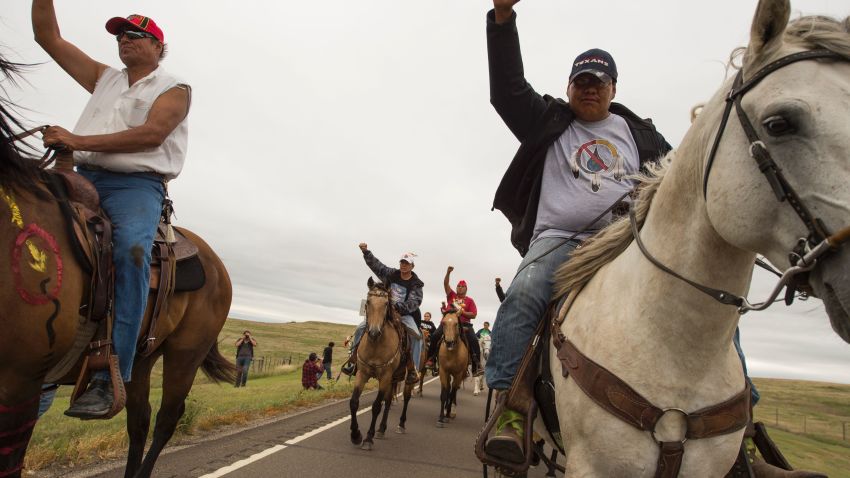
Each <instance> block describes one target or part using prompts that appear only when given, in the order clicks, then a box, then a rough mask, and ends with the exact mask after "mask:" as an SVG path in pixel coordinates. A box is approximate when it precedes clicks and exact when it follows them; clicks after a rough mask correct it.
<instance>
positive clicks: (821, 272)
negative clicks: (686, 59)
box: [680, 0, 850, 342]
mask: <svg viewBox="0 0 850 478" xmlns="http://www.w3.org/2000/svg"><path fill="white" fill-rule="evenodd" d="M789 16H790V5H789V2H788V1H787V0H784V1H778V0H771V1H767V0H762V1H761V2H760V3H759V6H758V9H757V10H756V14H755V18H754V20H753V24H752V28H751V32H750V43H749V46H748V47H747V48H746V50H745V52H744V55H743V62H742V67H741V73H739V76H740V78H736V79H735V80H734V81H731V82H730V83H729V84H727V85H726V86H725V87H724V88H722V89H721V91H720V92H718V94H717V95H715V97H714V98H713V99H712V100H711V101H710V102H709V103H708V104H707V105H706V107H705V108H704V110H703V112H702V113H701V114H700V116H699V117H698V118H697V123H699V122H700V121H701V120H702V121H703V122H704V123H703V125H702V126H701V127H697V128H692V130H696V131H695V135H697V136H698V137H701V138H702V139H703V141H701V143H702V144H703V145H704V146H705V151H704V153H705V154H702V155H701V157H702V158H705V163H704V164H703V171H702V173H703V174H702V175H703V193H704V199H705V208H706V214H707V216H708V219H709V221H710V223H711V225H712V227H713V228H714V230H715V232H716V233H717V235H718V236H719V237H720V239H722V240H723V241H725V242H727V243H729V244H731V245H732V246H733V247H735V248H738V249H739V250H742V251H750V252H755V253H760V254H762V255H764V256H765V257H766V258H767V259H768V260H769V261H770V262H771V263H772V264H774V265H775V266H777V267H779V268H780V269H782V270H786V271H787V270H789V269H791V268H793V267H795V266H797V267H801V266H802V269H804V270H801V272H808V278H807V279H808V285H809V286H810V287H811V289H812V290H813V291H814V294H815V295H816V296H817V297H819V298H821V299H822V300H823V302H824V304H825V307H826V311H827V314H828V315H829V317H830V321H831V323H832V327H833V329H834V330H835V331H836V332H837V333H838V334H839V335H840V336H841V337H842V338H843V339H844V340H845V341H847V342H850V251H848V248H850V245H848V244H847V243H845V242H844V241H845V240H846V238H847V236H850V232H848V231H850V229H848V226H850V188H848V187H847V184H848V183H850V153H848V152H850V122H848V121H846V117H847V111H848V110H850V31H848V30H850V21H848V20H844V21H843V22H839V21H836V20H833V19H828V18H824V17H804V18H801V19H798V20H795V21H793V22H791V23H790V24H789V23H788V19H789ZM818 51H820V52H821V53H814V54H812V52H818ZM802 52H808V53H802ZM804 55H812V56H806V57H805V58H804V57H803V56H804ZM730 92H731V93H730ZM726 116H728V120H727V119H725V117H726ZM721 118H724V119H721ZM695 126H696V123H695ZM711 135H713V137H712V136H711ZM709 138H711V139H712V140H713V142H712V141H708V139H709ZM687 140H688V138H687V137H686V138H685V141H683V146H682V148H680V149H684V147H685V143H686V142H687ZM709 145H712V147H711V149H710V150H709V148H708V146H709ZM827 239H829V241H827ZM818 246H821V248H822V249H823V251H825V252H823V254H822V255H820V254H809V253H811V252H812V251H815V250H817V249H818ZM807 254H808V256H807ZM806 258H808V259H810V260H805V259H806ZM800 278H801V279H802V280H803V281H805V278H804V275H801V276H800ZM804 287H805V285H804Z"/></svg>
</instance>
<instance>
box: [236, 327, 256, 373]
mask: <svg viewBox="0 0 850 478" xmlns="http://www.w3.org/2000/svg"><path fill="white" fill-rule="evenodd" d="M256 346H257V341H256V340H255V339H254V337H252V336H251V332H250V331H248V330H246V331H245V332H242V337H239V338H238V339H236V383H235V384H234V385H233V386H234V387H244V386H245V383H246V382H248V368H249V367H250V366H251V361H252V360H254V347H256Z"/></svg>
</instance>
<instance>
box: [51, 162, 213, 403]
mask: <svg viewBox="0 0 850 478" xmlns="http://www.w3.org/2000/svg"><path fill="white" fill-rule="evenodd" d="M45 173H46V176H45V179H46V184H47V187H48V190H49V191H50V192H51V194H52V195H53V196H54V197H55V198H56V201H57V203H58V205H59V209H60V210H61V211H62V214H63V216H64V217H65V223H66V225H67V233H68V237H69V242H70V243H71V249H72V251H73V254H74V257H75V259H76V260H77V263H78V264H79V265H80V267H82V269H83V270H84V271H85V272H86V273H87V274H89V276H90V277H91V282H90V283H89V284H88V286H87V288H86V289H87V290H86V292H85V293H84V297H82V298H81V301H80V302H81V305H80V325H79V327H78V329H77V335H76V337H75V339H74V343H73V344H72V346H71V348H70V349H69V351H68V352H67V353H66V354H65V356H64V357H62V358H61V359H60V360H59V362H58V363H57V365H56V366H54V368H53V369H52V370H50V371H49V372H48V373H47V376H46V377H45V382H46V383H76V387H75V390H74V393H73V394H72V403H73V400H75V399H76V398H77V397H79V396H80V395H82V393H83V392H84V391H85V386H86V384H87V383H88V379H89V376H90V374H91V373H92V372H93V371H96V370H102V369H108V370H109V371H110V376H111V379H112V384H113V393H114V396H113V404H114V405H113V410H112V411H111V412H110V414H108V415H107V416H106V417H104V418H111V417H112V416H114V415H115V414H117V413H118V412H120V411H121V409H122V408H123V406H124V402H125V392H124V386H123V380H122V379H121V376H120V373H119V371H118V357H117V356H115V354H114V353H113V348H112V339H111V337H112V320H113V315H112V304H113V300H114V277H113V267H112V247H111V244H112V225H111V222H110V221H109V218H108V217H107V215H106V213H105V212H104V211H103V210H102V209H101V208H100V197H99V195H98V193H97V190H96V189H95V187H94V185H92V184H91V183H90V182H89V181H88V180H86V179H85V178H84V177H83V176H81V175H79V174H77V173H75V172H74V171H73V170H71V169H70V160H63V161H59V160H57V167H54V168H52V169H47V170H45ZM170 212H171V205H170V200H166V204H165V207H164V211H163V214H164V221H163V224H160V227H159V228H158V234H157V238H156V239H155V241H154V244H153V251H152V261H151V291H152V292H154V291H156V294H157V297H156V301H155V309H154V312H153V314H152V316H151V319H150V322H149V327H148V328H147V331H146V332H145V331H143V332H144V333H143V334H142V337H143V339H142V341H141V342H140V347H139V349H140V350H139V353H141V354H142V355H145V356H146V355H149V354H150V353H152V352H153V351H154V350H155V349H156V346H157V345H158V342H156V340H155V339H153V338H152V337H155V336H156V335H155V334H153V332H154V331H155V330H157V329H156V326H157V324H158V323H159V321H158V318H159V316H160V315H161V313H162V312H163V311H164V310H165V306H166V304H167V298H168V297H169V296H170V295H171V294H172V293H173V292H174V291H182V290H196V289H199V288H200V287H202V286H203V285H204V282H205V276H204V271H203V266H202V264H201V262H200V258H199V257H198V248H197V246H195V245H194V244H192V243H191V241H189V239H188V238H186V237H185V236H184V235H183V234H182V233H180V232H179V231H178V233H177V234H174V233H173V231H172V228H171V226H170V224H169V217H170ZM166 213H167V214H166ZM169 231H172V232H170V233H169ZM163 264H164V265H165V266H163ZM95 337H99V339H95ZM85 351H88V354H87V355H86V356H85V357H83V359H82V363H80V357H81V356H82V354H83V353H84V352H85ZM77 366H79V368H80V372H79V374H78V375H77V380H76V382H74V381H73V380H72V379H71V377H72V376H73V375H76V374H75V373H74V370H75V368H76V367H77Z"/></svg>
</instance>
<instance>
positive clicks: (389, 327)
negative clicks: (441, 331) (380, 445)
mask: <svg viewBox="0 0 850 478" xmlns="http://www.w3.org/2000/svg"><path fill="white" fill-rule="evenodd" d="M367 285H368V286H369V293H368V294H367V295H366V333H365V336H364V337H363V338H362V339H361V340H360V344H359V345H358V346H357V350H356V352H355V354H356V358H355V360H357V375H356V377H355V380H354V390H353V391H352V392H351V400H349V402H348V404H349V408H350V409H351V443H353V444H354V445H360V448H361V449H363V450H371V449H372V446H373V445H374V442H373V438H374V437H375V422H376V421H377V420H378V415H380V414H381V406H382V404H383V406H384V407H385V408H384V415H383V417H382V418H381V426H380V428H379V429H378V437H379V438H380V437H383V436H384V433H385V432H386V430H387V415H389V412H390V404H391V403H392V399H393V389H394V386H393V385H394V382H393V374H394V372H395V371H396V368H397V367H398V365H399V363H400V362H401V358H402V350H401V335H400V331H401V330H402V326H401V323H400V319H399V318H398V317H397V315H398V314H397V313H396V312H395V310H394V309H393V308H392V307H390V294H389V290H388V289H387V286H386V285H384V284H383V283H381V282H375V281H374V280H372V278H371V277H369V280H368V282H367ZM370 378H375V379H377V380H378V396H377V397H375V401H374V402H373V403H372V423H371V425H370V426H369V431H368V432H367V434H366V439H363V435H362V434H361V433H360V428H359V427H358V425H357V409H358V408H359V407H360V394H361V393H362V392H363V387H364V386H365V385H366V382H368V381H369V379H370ZM406 388H407V387H405V392H407V389H406ZM405 394H406V395H407V396H406V398H405V411H406V408H407V402H408V401H409V400H410V394H409V393H405ZM402 417H403V418H404V417H405V415H404V414H403V415H402ZM399 428H400V429H401V430H402V433H403V429H404V422H403V421H402V423H401V424H399Z"/></svg>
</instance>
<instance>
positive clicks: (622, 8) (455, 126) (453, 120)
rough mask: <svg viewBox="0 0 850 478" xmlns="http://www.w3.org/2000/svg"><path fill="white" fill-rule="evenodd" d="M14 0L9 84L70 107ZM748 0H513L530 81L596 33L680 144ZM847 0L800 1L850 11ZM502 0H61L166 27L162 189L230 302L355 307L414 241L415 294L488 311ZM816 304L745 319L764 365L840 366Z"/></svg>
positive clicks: (60, 111)
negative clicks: (213, 264)
mask: <svg viewBox="0 0 850 478" xmlns="http://www.w3.org/2000/svg"><path fill="white" fill-rule="evenodd" d="M6 3H7V4H6V5H4V9H3V12H2V13H0V27H2V31H0V44H2V45H4V46H5V47H6V49H5V50H4V51H5V52H6V53H10V52H11V55H10V56H12V58H13V59H17V60H20V61H25V62H30V63H37V62H47V63H46V64H44V65H41V66H38V67H36V68H35V69H34V71H32V72H31V73H30V74H29V75H28V76H27V78H28V80H29V82H30V84H28V85H23V87H22V89H21V90H13V91H11V94H12V96H13V99H15V100H16V101H18V102H20V103H21V104H22V105H24V106H26V107H28V108H30V109H31V111H30V112H29V113H27V116H28V119H29V120H30V121H31V122H32V123H34V124H36V123H51V124H59V125H63V126H66V127H70V126H73V125H74V124H75V122H76V119H77V116H78V115H79V113H80V112H81V111H82V108H83V105H84V104H85V101H86V100H87V95H86V93H85V92H84V91H83V90H82V89H81V88H80V87H79V86H78V85H76V84H75V83H74V82H73V80H71V79H70V78H68V77H67V75H65V74H64V72H62V71H61V70H60V69H59V68H58V67H57V66H56V65H55V64H54V63H52V62H49V61H48V60H49V58H48V57H47V56H46V55H45V54H44V53H43V52H42V51H41V50H40V49H39V48H38V46H37V45H35V43H34V42H33V41H32V33H31V27H30V20H29V9H30V5H29V2H20V1H18V2H6ZM755 3H756V2H755V1H754V0H747V1H743V2H741V1H735V0H721V1H718V2H707V3H704V4H701V3H694V2H689V3H684V2H679V1H674V0H664V1H662V0H654V1H647V2H631V1H626V0H609V1H606V2H584V3H582V2H567V1H551V0H550V1H545V0H536V1H527V2H522V3H521V4H520V5H519V6H518V8H517V10H518V12H519V20H518V21H519V29H520V34H521V38H522V46H523V52H524V62H525V67H526V74H527V77H528V78H529V79H530V81H531V83H532V84H533V85H534V86H535V88H536V89H537V90H538V91H541V92H548V93H550V94H553V95H556V96H563V91H564V88H565V82H566V78H567V75H568V71H569V65H570V62H571V60H572V58H573V57H574V56H575V55H576V54H577V53H578V52H580V51H583V50H586V49H588V48H591V47H594V46H599V47H602V48H605V49H607V50H609V51H611V52H613V54H614V56H615V57H616V58H617V61H618V66H619V70H620V78H621V81H620V83H619V85H618V92H617V99H618V100H619V101H621V102H623V103H625V104H627V105H629V106H630V107H631V108H632V109H633V110H634V111H636V112H638V113H639V114H642V115H647V116H652V117H653V119H654V121H655V123H656V125H658V127H659V129H660V130H661V131H662V132H663V133H664V134H665V136H666V137H667V138H668V139H669V140H670V141H671V142H672V143H674V144H676V143H678V142H679V140H680V139H681V138H682V136H683V135H684V132H685V131H686V130H687V128H688V126H689V111H690V108H691V107H692V106H694V105H695V104H697V103H700V102H702V101H705V100H706V99H707V98H708V97H709V96H710V95H711V94H713V93H714V91H715V90H716V89H717V88H718V87H719V85H720V83H721V81H722V79H723V78H724V75H725V69H724V66H723V65H724V62H725V61H726V60H727V59H728V57H729V53H730V52H731V51H732V49H733V48H735V47H737V46H740V45H742V44H744V43H745V42H746V40H747V35H748V32H749V23H750V20H751V18H752V15H753V11H754V8H755ZM839 3H840V2H830V1H828V0H820V1H814V0H811V1H798V2H795V7H797V8H801V9H803V10H804V11H805V12H806V13H827V14H832V15H839V14H840V15H846V14H847V12H846V8H844V7H845V6H844V5H839ZM490 6H491V4H490V3H488V2H487V1H483V0H482V1H464V2H456V1H455V2H437V3H436V4H432V5H429V8H423V7H422V5H421V4H414V3H411V2H399V1H397V0H375V1H372V2H365V3H364V2H350V1H343V0H331V1H329V2H273V3H269V2H263V3H260V2H221V1H201V0H182V1H180V2H173V1H166V0H150V1H147V2H144V4H138V3H137V2H130V1H129V0H118V1H113V0H109V1H107V0H90V1H88V2H86V6H85V8H80V5H79V4H78V2H69V1H61V0H57V2H56V8H57V11H58V16H59V23H60V26H61V28H62V33H63V35H64V36H65V38H66V39H68V40H69V41H71V42H73V43H74V44H76V45H77V46H79V47H80V48H81V49H82V50H84V51H85V52H87V53H88V54H89V55H91V56H92V57H93V58H95V59H97V60H99V61H102V62H105V63H109V64H112V65H117V64H118V59H117V54H116V47H115V42H114V40H113V39H112V38H110V36H109V35H108V34H107V33H106V32H105V31H104V30H103V24H104V22H105V20H106V19H107V18H109V17H111V16H115V15H120V16H125V15H127V14H129V13H133V12H136V10H139V11H138V12H136V13H143V14H146V15H149V16H151V17H153V18H154V19H156V21H157V22H158V23H159V24H160V25H161V26H162V28H163V29H164V30H165V34H166V40H167V42H168V43H169V44H170V49H171V52H170V55H169V57H168V58H167V59H166V60H165V62H164V66H165V67H166V68H167V69H169V70H170V71H173V72H174V73H176V74H178V75H180V76H182V77H183V78H185V79H186V80H187V81H188V82H189V83H191V84H192V86H193V91H194V101H193V110H192V113H191V117H190V147H189V157H188V160H187V164H186V168H185V170H184V172H183V174H182V175H181V177H180V178H179V179H178V180H176V181H174V182H172V184H171V187H170V188H171V194H172V196H173V199H174V201H175V206H176V209H177V214H178V217H177V221H176V223H177V224H178V225H182V226H186V227H189V228H190V229H193V230H195V231H196V232H198V233H200V234H201V235H202V236H203V237H204V238H205V239H206V240H207V241H208V242H209V243H210V244H211V245H212V246H213V247H214V248H215V249H216V250H217V251H218V253H219V254H220V255H221V257H222V258H223V259H224V261H225V263H226V265H227V266H228V268H229V270H230V273H231V275H232V278H233V282H234V290H235V295H234V302H233V309H232V315H233V316H236V317H242V318H246V319H258V320H267V321H290V320H328V321H335V322H342V323H350V324H354V323H356V322H357V321H358V320H359V319H358V317H357V308H358V305H359V302H360V299H361V298H362V297H363V296H364V294H365V281H366V278H367V277H368V275H369V271H368V269H367V268H366V267H365V265H364V264H363V261H362V259H361V258H360V252H359V250H358V249H357V244H358V243H359V242H361V241H365V242H367V243H369V245H370V248H371V249H372V250H373V251H374V252H375V254H376V255H377V256H378V257H379V258H381V259H382V260H384V261H385V262H386V263H388V264H394V263H395V261H396V260H397V258H398V256H400V255H401V253H403V252H405V251H414V252H416V253H417V254H419V260H418V263H417V266H416V272H417V273H418V274H419V275H420V276H421V277H422V279H423V280H424V281H425V283H426V289H425V307H424V310H430V311H432V312H436V311H437V309H438V307H439V304H440V301H441V300H443V291H442V279H443V274H444V273H445V268H446V266H447V265H450V264H451V265H454V266H455V267H456V271H455V273H454V275H453V278H452V279H453V282H456V281H457V280H458V279H462V278H463V279H466V280H467V281H468V282H469V285H470V295H472V296H473V297H474V298H475V299H476V301H477V302H478V304H479V308H480V315H479V317H480V318H481V319H482V320H491V321H492V318H493V317H494V316H495V313H496V310H497V308H498V301H497V299H496V297H495V294H494V292H493V279H494V278H495V277H496V276H500V277H502V278H503V279H504V280H505V282H506V283H509V282H510V279H511V277H512V275H513V272H514V271H515V269H516V267H517V265H518V262H519V256H518V255H517V254H516V252H515V251H514V250H513V249H512V248H511V246H510V244H509V240H508V238H509V227H508V224H507V221H506V220H504V218H503V217H501V215H500V214H498V213H496V212H490V206H491V200H492V196H493V193H494V191H495V188H496V185H497V184H498V181H499V179H500V178H501V175H502V173H503V172H504V169H505V167H506V166H507V164H508V162H509V161H510V159H511V157H512V156H513V153H514V151H515V149H516V147H517V143H516V141H515V140H514V138H513V137H512V136H511V135H510V133H509V132H508V130H507V128H506V127H505V126H504V125H503V124H502V122H501V120H500V119H499V118H498V116H497V115H496V113H495V112H494V111H493V110H492V108H491V107H490V105H489V99H488V97H489V94H488V84H487V65H486V45H485V36H484V26H485V23H484V15H485V12H486V11H487V10H488V9H489V8H490ZM761 280H762V279H758V280H757V283H756V285H758V284H759V283H760V281H761ZM754 292H755V291H754ZM815 302H816V301H812V302H811V304H814V303H815ZM806 306H807V307H809V308H806V307H800V306H795V307H792V308H790V309H784V308H781V307H776V308H774V309H771V310H770V312H766V313H762V314H752V315H748V316H745V317H744V318H743V320H742V325H741V327H742V334H743V337H744V346H745V348H746V350H747V354H748V357H749V359H750V368H751V370H752V372H753V374H755V375H767V376H782V377H795V378H797V377H799V378H809V379H818V380H833V381H843V382H846V383H850V376H849V375H848V373H847V372H846V369H847V367H846V364H847V363H848V359H850V347H848V346H847V344H844V343H843V342H841V341H840V340H839V339H838V338H837V337H836V336H835V334H833V333H832V332H831V330H829V325H828V321H827V319H826V317H825V314H824V312H823V309H822V307H817V306H814V305H811V306H810V305H809V304H806ZM812 307H813V308H814V310H811V309H812Z"/></svg>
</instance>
